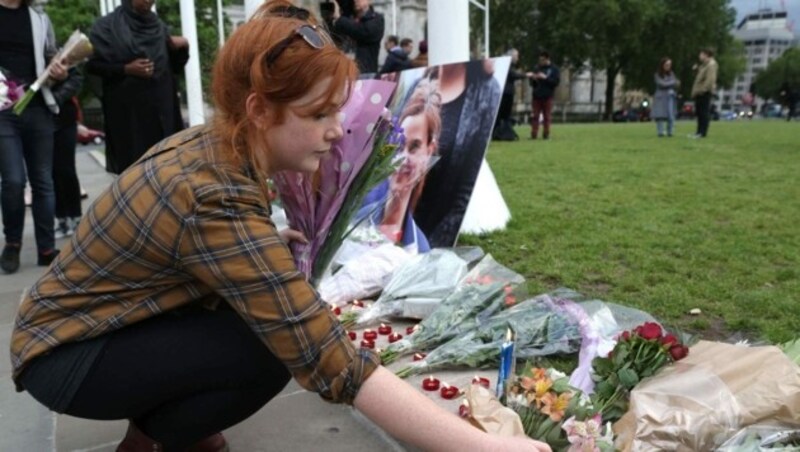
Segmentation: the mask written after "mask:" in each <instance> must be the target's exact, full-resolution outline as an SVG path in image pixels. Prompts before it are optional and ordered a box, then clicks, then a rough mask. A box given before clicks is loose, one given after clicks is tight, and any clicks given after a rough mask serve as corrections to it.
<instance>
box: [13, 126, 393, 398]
mask: <svg viewBox="0 0 800 452" xmlns="http://www.w3.org/2000/svg"><path fill="white" fill-rule="evenodd" d="M215 152H216V151H215V147H214V139H213V138H212V136H211V135H210V134H209V130H208V129H207V128H205V127H197V128H193V129H189V130H187V131H184V132H182V133H179V134H177V135H174V136H172V137H170V138H168V139H166V140H164V141H162V142H161V143H159V144H158V145H156V146H155V147H154V148H153V149H151V150H150V151H148V153H147V154H146V155H145V156H144V157H143V158H142V159H141V160H139V162H137V164H136V165H135V166H133V167H131V168H130V169H129V170H128V171H126V172H125V173H123V174H122V175H121V176H120V177H119V178H118V179H117V180H116V181H115V182H114V183H113V184H112V185H111V187H109V188H108V189H107V190H106V191H105V192H104V193H103V194H102V195H101V196H100V197H99V198H98V199H97V200H96V201H95V203H94V204H93V205H92V206H91V208H90V209H89V211H88V212H87V213H86V215H84V218H83V220H82V221H81V222H80V225H79V226H78V228H77V231H76V232H75V235H74V236H73V237H72V240H71V241H70V242H69V244H68V245H67V246H66V247H64V249H63V250H62V251H61V254H60V255H59V256H58V258H57V259H56V260H55V262H54V263H53V265H52V266H51V267H50V268H49V270H48V271H47V273H46V274H45V275H44V276H43V277H42V278H41V279H40V280H39V281H37V282H36V284H35V285H34V286H33V287H32V288H31V289H30V291H29V292H28V293H27V295H26V296H25V298H24V300H23V302H22V304H21V306H20V308H19V312H18V314H17V319H16V324H15V328H14V332H13V335H12V339H11V361H12V364H13V367H14V379H15V380H18V378H19V375H20V372H21V371H22V369H23V368H24V367H25V365H26V364H27V363H29V362H30V361H31V359H33V358H35V357H37V356H39V355H42V354H45V353H47V352H48V351H50V350H52V349H53V348H55V347H58V346H59V345H60V344H65V343H68V342H74V341H80V340H84V339H88V338H92V337H96V336H98V335H101V334H104V333H108V332H110V331H114V330H117V329H120V328H123V327H125V326H126V325H130V324H133V323H136V322H139V321H142V320H145V319H148V318H151V317H154V316H157V315H159V314H161V313H164V312H167V311H169V310H172V309H176V308H179V307H182V306H185V305H187V304H189V303H211V304H213V303H214V302H218V301H219V300H224V301H226V302H227V303H229V304H230V305H231V306H232V307H233V309H235V310H236V311H237V312H238V313H239V314H240V315H241V316H242V318H244V319H245V320H246V321H247V323H248V324H249V326H250V327H251V328H252V330H253V331H255V332H256V334H258V335H259V336H260V337H261V338H262V340H263V342H264V343H265V344H266V346H267V347H268V348H269V349H270V351H271V352H272V353H273V354H274V355H275V356H277V357H278V358H279V359H280V360H281V361H282V362H283V363H284V364H285V365H286V366H287V368H288V369H289V371H290V372H291V373H292V375H293V376H294V378H295V379H297V381H298V382H299V383H300V384H301V385H302V386H303V387H304V388H306V389H308V390H311V391H315V392H318V393H319V394H320V395H321V396H322V397H323V398H324V399H326V400H329V401H333V402H344V403H352V401H353V399H354V398H355V396H356V393H357V392H358V389H359V387H360V386H361V384H362V383H363V382H364V380H365V379H366V378H367V377H368V376H369V375H370V374H371V373H372V371H373V370H374V369H375V368H376V367H377V365H378V358H377V356H376V355H375V354H374V353H373V352H371V351H368V350H364V349H355V348H354V347H353V345H352V344H351V343H350V341H349V339H348V337H347V334H346V332H345V331H344V330H343V328H342V326H341V325H340V323H339V322H338V320H337V319H336V318H335V317H334V316H333V314H332V313H331V310H330V309H329V308H328V306H327V305H326V304H325V303H324V302H323V301H322V300H320V298H319V296H318V295H317V293H316V292H315V291H314V290H313V289H312V288H311V287H310V286H309V284H308V283H307V282H306V280H305V277H304V275H303V274H302V273H300V272H299V271H297V269H296V268H295V265H294V262H293V261H292V256H291V254H290V252H289V249H288V248H287V247H286V245H285V244H284V243H283V242H282V241H281V239H280V238H279V236H278V233H277V231H276V229H275V225H274V224H273V223H272V221H271V220H270V216H269V215H270V208H269V203H268V202H267V201H266V199H265V198H264V195H263V194H262V191H261V189H260V187H259V184H258V182H257V181H256V178H255V176H254V175H253V174H252V172H251V171H248V170H243V169H242V168H239V167H237V166H235V165H231V164H230V163H227V164H226V163H224V161H223V159H221V158H219V156H216V155H215Z"/></svg>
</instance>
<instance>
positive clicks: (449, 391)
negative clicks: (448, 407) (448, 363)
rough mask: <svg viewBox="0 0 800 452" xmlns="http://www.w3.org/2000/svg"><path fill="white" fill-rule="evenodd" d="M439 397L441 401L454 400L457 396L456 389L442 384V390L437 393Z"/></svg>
mask: <svg viewBox="0 0 800 452" xmlns="http://www.w3.org/2000/svg"><path fill="white" fill-rule="evenodd" d="M439 395H441V396H442V398H443V399H447V400H450V399H455V398H456V396H457V395H458V388H457V387H455V386H450V385H449V384H447V383H444V385H443V386H442V389H441V390H440V391H439Z"/></svg>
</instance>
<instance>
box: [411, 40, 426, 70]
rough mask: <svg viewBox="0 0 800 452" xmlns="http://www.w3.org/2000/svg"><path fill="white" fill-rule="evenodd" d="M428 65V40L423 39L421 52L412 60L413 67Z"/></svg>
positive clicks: (420, 46)
mask: <svg viewBox="0 0 800 452" xmlns="http://www.w3.org/2000/svg"><path fill="white" fill-rule="evenodd" d="M427 66H428V41H426V40H424V39H423V40H422V41H420V42H419V53H417V56H416V57H414V59H413V60H411V67H427Z"/></svg>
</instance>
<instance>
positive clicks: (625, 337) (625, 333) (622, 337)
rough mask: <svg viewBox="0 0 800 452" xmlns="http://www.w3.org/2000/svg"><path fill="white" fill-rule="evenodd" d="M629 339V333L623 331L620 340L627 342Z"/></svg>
mask: <svg viewBox="0 0 800 452" xmlns="http://www.w3.org/2000/svg"><path fill="white" fill-rule="evenodd" d="M630 339H631V333H630V331H623V332H622V335H621V336H620V340H623V341H629V340H630Z"/></svg>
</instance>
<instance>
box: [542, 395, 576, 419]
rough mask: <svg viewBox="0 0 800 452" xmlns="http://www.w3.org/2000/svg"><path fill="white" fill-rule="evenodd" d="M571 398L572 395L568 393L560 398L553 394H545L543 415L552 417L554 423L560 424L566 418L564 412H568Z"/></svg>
mask: <svg viewBox="0 0 800 452" xmlns="http://www.w3.org/2000/svg"><path fill="white" fill-rule="evenodd" d="M571 398H572V394H570V393H568V392H565V393H563V394H561V395H559V396H556V395H555V394H553V393H552V392H550V393H547V394H545V395H544V397H543V398H542V403H543V404H544V407H543V408H542V413H544V414H547V415H550V419H551V420H552V421H553V422H559V421H560V420H561V419H563V418H564V412H565V411H566V410H567V407H568V406H569V400H570V399H571Z"/></svg>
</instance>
